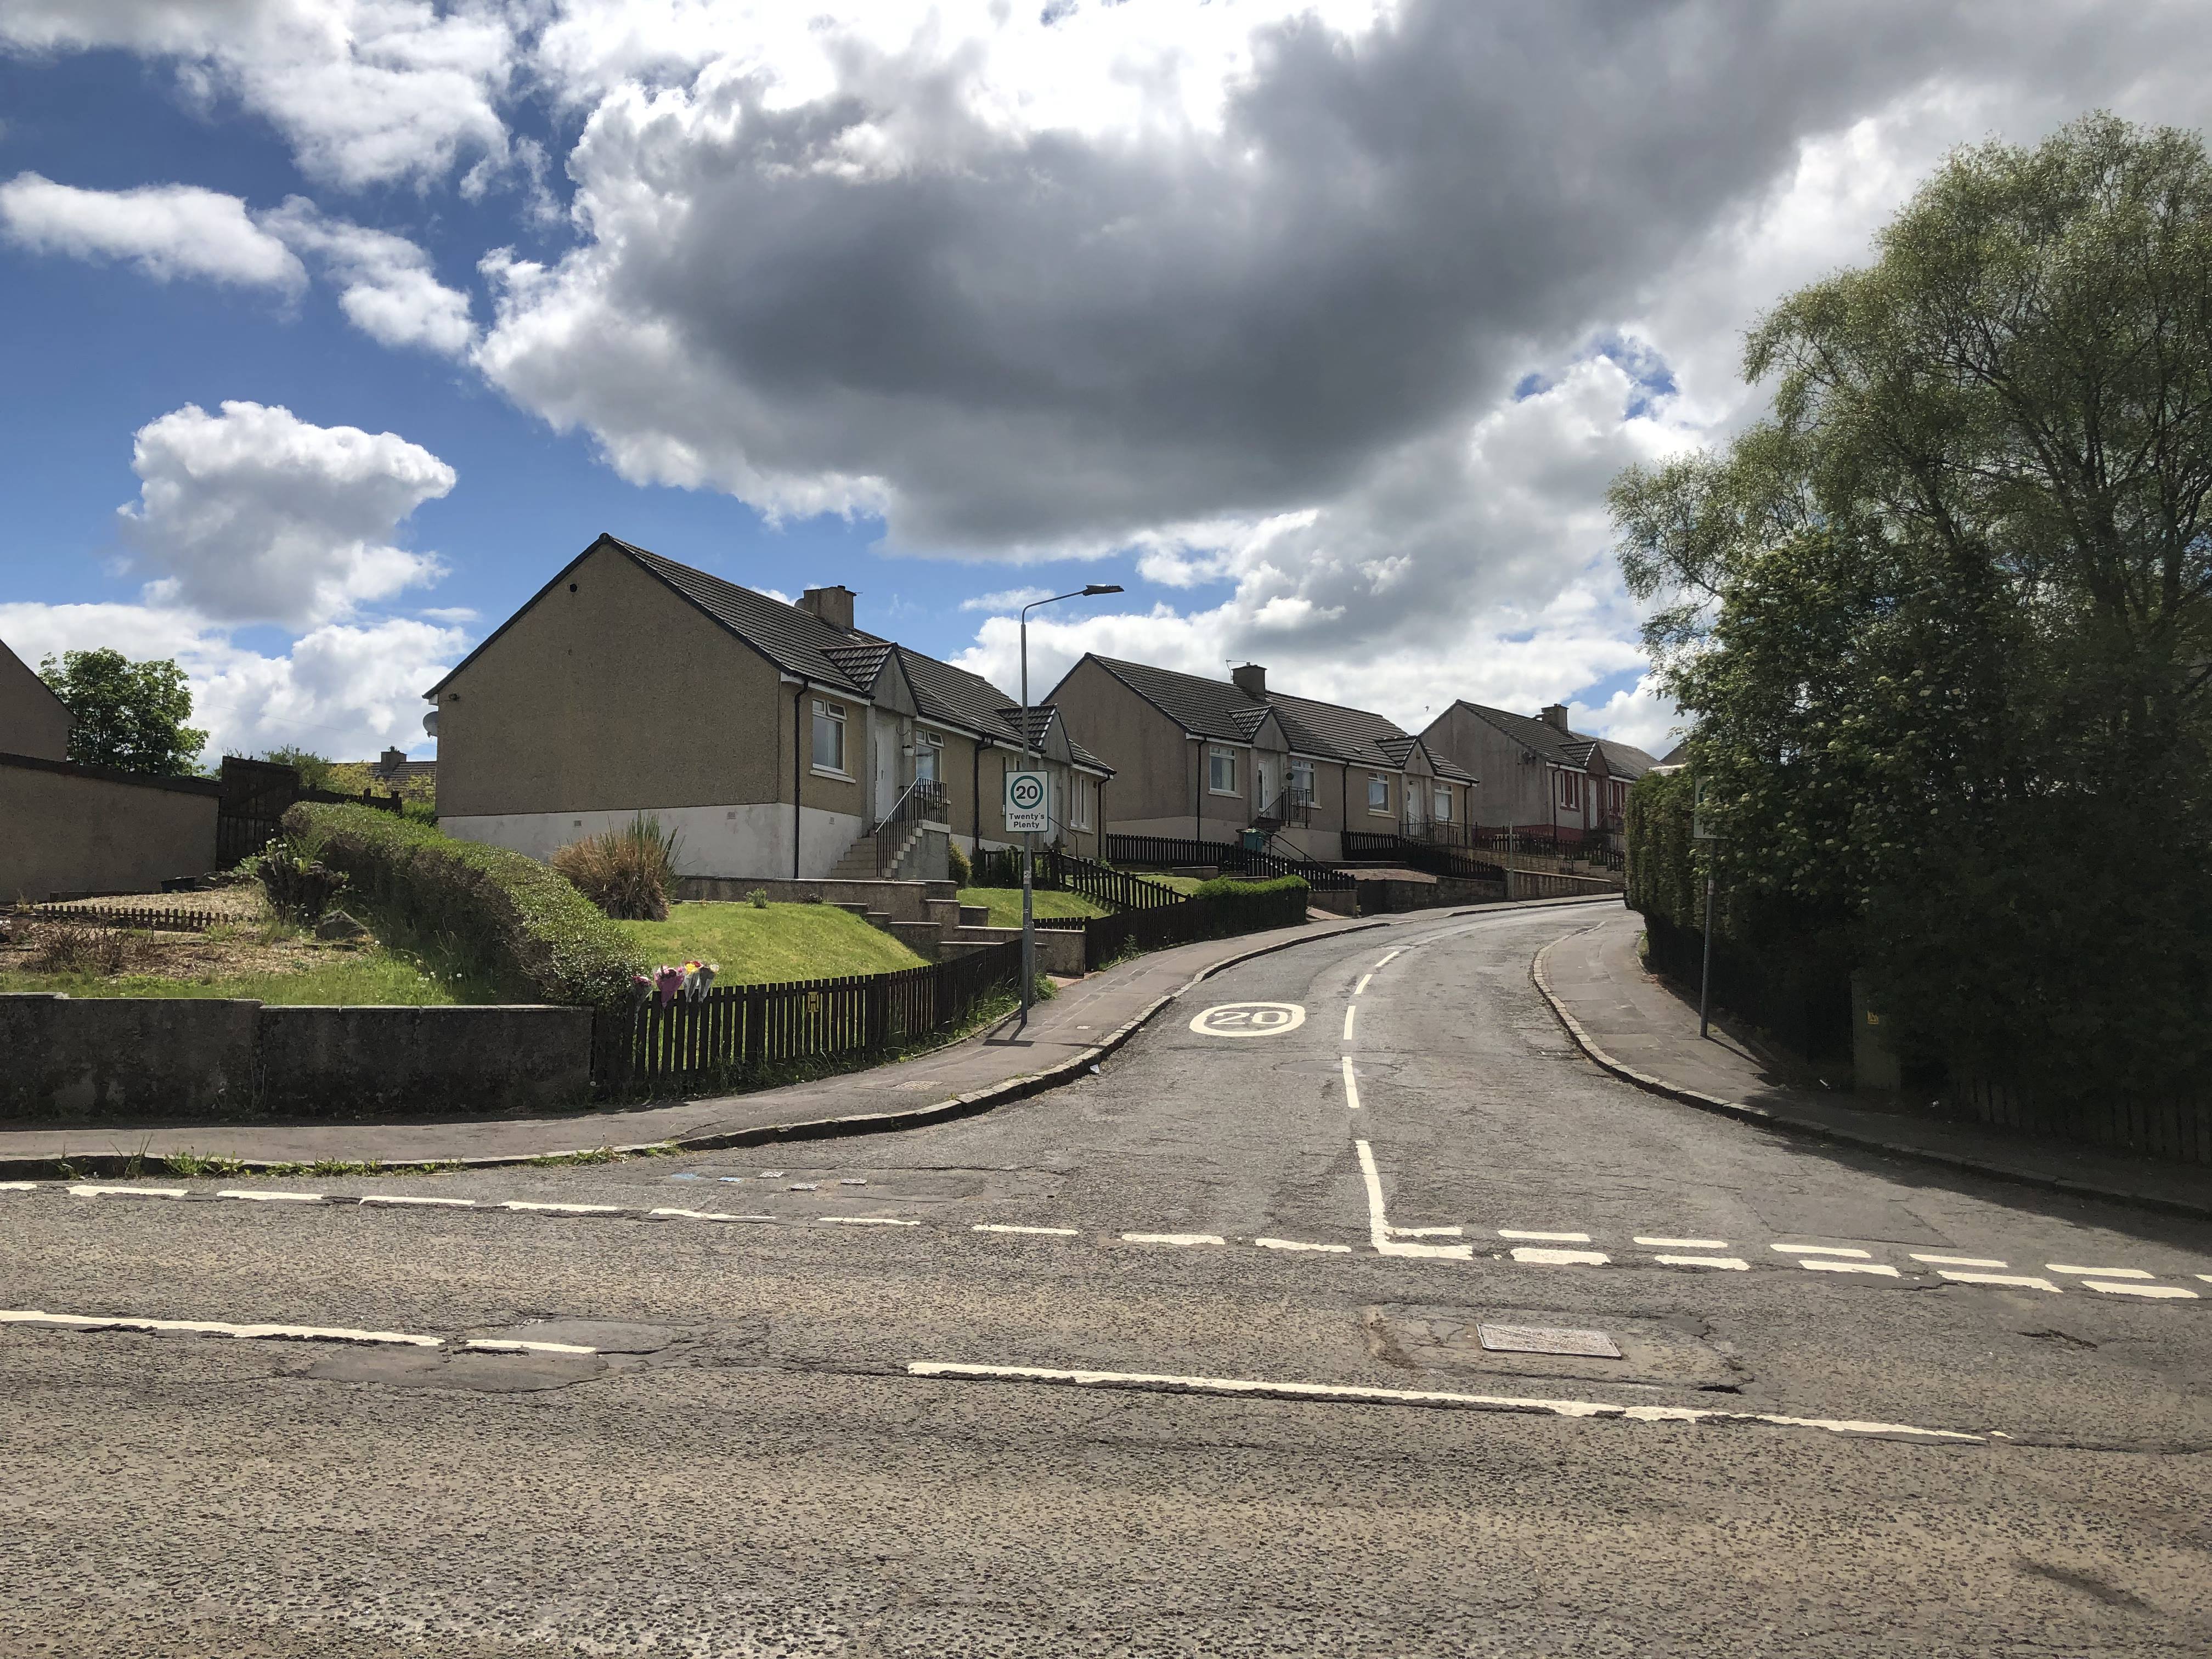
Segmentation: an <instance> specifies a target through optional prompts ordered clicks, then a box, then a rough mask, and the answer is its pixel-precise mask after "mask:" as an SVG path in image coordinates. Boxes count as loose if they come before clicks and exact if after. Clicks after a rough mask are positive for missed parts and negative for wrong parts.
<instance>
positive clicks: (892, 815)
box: [871, 778, 945, 881]
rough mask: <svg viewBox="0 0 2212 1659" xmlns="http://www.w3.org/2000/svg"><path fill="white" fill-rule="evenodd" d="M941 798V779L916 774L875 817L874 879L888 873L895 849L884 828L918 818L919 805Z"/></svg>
mask: <svg viewBox="0 0 2212 1659" xmlns="http://www.w3.org/2000/svg"><path fill="white" fill-rule="evenodd" d="M944 799H945V786H944V785H943V784H942V783H940V782H938V781H936V780H934V779H932V778H916V779H915V781H913V782H912V783H909V784H908V785H907V787H905V788H904V789H902V790H901V791H900V792H899V798H898V799H896V801H894V802H892V803H891V810H890V811H888V812H886V813H884V815H883V817H880V818H878V820H877V821H876V827H875V829H874V830H873V831H872V832H871V833H872V834H873V835H874V836H875V838H876V878H877V879H878V881H881V880H883V879H884V878H886V877H887V876H888V875H889V873H890V870H891V867H892V866H893V865H894V863H896V860H897V858H898V851H899V849H898V848H896V847H895V846H894V845H893V844H892V837H890V836H887V835H885V834H884V831H885V830H887V829H895V828H896V827H898V826H900V825H903V824H908V823H915V822H918V821H919V820H920V819H921V816H922V814H921V805H923V804H924V803H930V802H935V803H939V804H941V803H942V802H943V801H944Z"/></svg>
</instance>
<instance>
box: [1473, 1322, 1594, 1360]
mask: <svg viewBox="0 0 2212 1659" xmlns="http://www.w3.org/2000/svg"><path fill="white" fill-rule="evenodd" d="M1475 1334H1477V1335H1478V1336H1479V1337H1480V1339H1481V1340H1482V1346H1484V1347H1486V1348H1487V1349H1489V1350H1490V1352H1492V1353H1571V1354H1579V1355H1581V1356H1582V1357H1583V1358H1586V1359H1618V1358H1620V1347H1619V1346H1618V1345H1617V1344H1616V1343H1615V1342H1614V1341H1613V1339H1612V1338H1611V1337H1609V1336H1607V1334H1605V1333H1604V1332H1603V1331H1566V1330H1557V1329H1553V1328H1548V1327H1546V1326H1542V1325H1478V1326H1476V1327H1475Z"/></svg>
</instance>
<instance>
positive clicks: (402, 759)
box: [376, 749, 407, 774]
mask: <svg viewBox="0 0 2212 1659" xmlns="http://www.w3.org/2000/svg"><path fill="white" fill-rule="evenodd" d="M406 764H407V751H406V750H404V749H387V750H385V751H384V758H383V759H382V760H380V761H379V762H377V763H376V769H377V770H378V771H380V772H391V773H395V774H396V773H397V772H398V770H399V769H400V768H401V767H403V766H404V765H406Z"/></svg>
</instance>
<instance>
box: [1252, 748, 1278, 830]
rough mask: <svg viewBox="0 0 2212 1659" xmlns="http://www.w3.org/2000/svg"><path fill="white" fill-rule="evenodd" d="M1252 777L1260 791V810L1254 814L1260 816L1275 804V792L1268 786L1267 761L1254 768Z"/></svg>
mask: <svg viewBox="0 0 2212 1659" xmlns="http://www.w3.org/2000/svg"><path fill="white" fill-rule="evenodd" d="M1252 779H1253V782H1254V785H1255V787H1257V788H1258V790H1259V791H1260V809H1259V812H1257V813H1255V814H1254V816H1255V817H1258V816H1260V815H1261V814H1263V813H1265V812H1266V811H1267V809H1268V808H1269V807H1270V806H1273V805H1274V804H1275V796H1274V792H1273V790H1272V789H1270V788H1269V787H1268V784H1267V762H1265V761H1261V762H1260V763H1259V764H1258V765H1256V766H1255V767H1254V768H1253V769H1252Z"/></svg>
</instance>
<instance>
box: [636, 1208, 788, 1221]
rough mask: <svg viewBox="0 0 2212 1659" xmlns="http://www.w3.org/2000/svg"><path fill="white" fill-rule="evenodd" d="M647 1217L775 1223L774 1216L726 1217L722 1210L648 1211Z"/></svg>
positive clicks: (676, 1219) (677, 1219)
mask: <svg viewBox="0 0 2212 1659" xmlns="http://www.w3.org/2000/svg"><path fill="white" fill-rule="evenodd" d="M646 1213H647V1215H659V1216H666V1217H668V1218H670V1219H671V1220H673V1221H773V1220H775V1217H774V1216H772V1215H726V1214H724V1213H723V1212H721V1211H720V1210H648V1211H647V1212H646Z"/></svg>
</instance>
